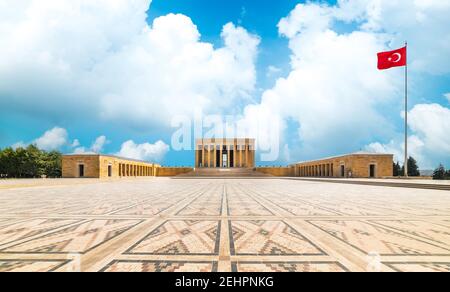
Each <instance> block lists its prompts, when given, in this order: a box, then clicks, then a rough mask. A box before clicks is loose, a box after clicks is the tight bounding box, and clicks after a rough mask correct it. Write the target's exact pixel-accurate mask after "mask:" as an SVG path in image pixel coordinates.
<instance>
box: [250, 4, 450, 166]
mask: <svg viewBox="0 0 450 292" xmlns="http://www.w3.org/2000/svg"><path fill="white" fill-rule="evenodd" d="M405 7H406V8H405ZM448 9H449V7H448V5H443V4H442V3H441V2H427V3H425V2H424V1H406V0H404V1H403V0H400V1H385V0H373V1H371V0H370V1H362V0H361V1H359V0H356V1H347V0H340V1H338V3H337V5H333V6H331V5H328V4H317V3H312V2H307V3H306V4H298V5H297V6H296V7H295V9H294V10H293V11H291V12H290V14H289V15H288V16H287V17H285V18H283V19H281V20H280V22H279V24H278V28H279V33H280V34H281V36H284V37H286V38H287V39H288V40H289V47H290V49H291V72H290V73H289V75H288V77H286V78H280V79H278V81H277V83H276V85H275V86H274V87H273V88H272V89H269V90H266V91H265V92H264V93H263V95H262V99H261V102H260V103H259V104H252V105H249V106H248V107H247V108H246V110H244V113H245V112H247V113H248V112H250V110H251V112H265V111H267V110H269V112H270V114H272V115H275V116H278V120H280V121H281V123H280V124H281V125H282V127H281V128H280V130H283V129H284V130H285V131H286V130H287V131H291V132H292V131H295V129H296V128H297V131H298V137H299V143H298V144H297V145H289V146H290V152H291V155H292V153H301V155H302V159H310V158H317V157H320V156H323V155H332V154H339V153H346V152H349V151H352V150H355V151H356V150H359V149H360V148H361V145H365V141H368V140H372V139H374V137H383V139H386V140H388V141H389V140H395V142H394V141H393V142H391V143H388V144H382V143H378V144H377V143H375V144H372V145H369V146H370V147H369V146H367V147H368V148H375V149H377V148H378V150H379V148H383V151H389V152H392V153H394V154H397V156H401V155H400V153H401V151H400V150H399V147H401V146H400V145H401V144H402V143H401V139H399V141H397V138H396V137H398V136H400V137H401V133H398V130H397V129H396V128H395V125H396V123H397V117H398V111H399V110H400V108H401V104H400V100H399V99H398V96H399V95H401V90H402V80H403V79H402V71H401V70H389V71H383V72H380V71H378V70H376V53H377V52H380V51H384V50H388V49H391V48H395V47H397V46H400V45H402V41H403V40H405V39H408V40H410V41H411V43H413V44H414V45H412V46H411V50H410V52H411V56H412V57H411V58H410V62H411V63H412V68H413V69H414V70H415V72H421V71H422V72H427V73H433V74H443V73H445V72H447V71H446V70H448V68H450V61H449V60H448V56H450V47H449V46H448V44H449V43H450V42H445V41H442V40H444V39H447V38H450V33H449V31H448V30H446V29H445V27H448V26H449V25H450V23H449V21H450V20H449V18H448V17H447V16H446V15H448V13H449V10H448ZM410 15H413V17H410ZM405 18H409V19H408V20H406V21H405V22H403V20H404V19H405ZM339 23H348V24H352V26H353V27H355V28H354V29H353V30H352V31H350V32H348V31H347V32H345V33H343V32H340V31H338V30H337V29H335V27H336V25H337V24H339ZM435 26H438V27H439V28H438V29H437V30H436V29H435ZM445 52H447V53H445ZM443 56H446V57H443ZM418 108H419V109H420V107H418ZM429 110H431V109H430V108H426V109H425V110H424V111H425V112H427V111H429ZM416 111H417V108H416ZM416 111H413V112H412V113H411V114H412V115H413V116H414V114H415V112H416ZM429 114H430V115H431V113H429ZM435 114H436V113H434V114H433V115H435ZM247 115H248V114H247ZM412 118H413V117H412ZM287 124H290V126H289V127H287V126H286V125H287ZM414 125H415V124H414V122H412V124H411V126H412V127H413V130H414V132H415V133H416V135H413V136H412V137H411V138H410V139H411V145H410V146H411V151H412V152H413V153H414V152H415V153H416V156H421V155H425V153H426V152H425V151H423V149H424V148H429V149H431V148H433V147H435V145H436V144H437V143H431V141H432V139H431V138H430V137H428V138H426V136H427V135H426V134H425V131H426V128H425V127H424V128H423V129H421V130H423V131H419V129H417V128H414ZM428 126H431V125H430V124H429V125H428ZM286 135H287V134H286V133H284V136H286ZM429 135H430V134H428V136H429ZM282 139H283V135H281V140H282ZM441 142H443V143H445V142H444V141H441ZM280 143H283V142H280ZM281 145H282V144H281ZM427 145H429V146H427ZM436 147H438V148H435V149H436V150H435V151H440V153H441V154H443V153H445V152H443V151H444V149H443V147H442V143H441V145H440V146H436ZM282 151H283V150H282ZM421 157H423V160H425V158H424V157H426V156H421Z"/></svg>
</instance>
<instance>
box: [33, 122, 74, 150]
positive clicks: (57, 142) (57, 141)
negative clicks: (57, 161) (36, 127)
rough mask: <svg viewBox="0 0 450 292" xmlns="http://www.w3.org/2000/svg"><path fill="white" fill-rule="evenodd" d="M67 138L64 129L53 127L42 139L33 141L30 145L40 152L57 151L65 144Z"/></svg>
mask: <svg viewBox="0 0 450 292" xmlns="http://www.w3.org/2000/svg"><path fill="white" fill-rule="evenodd" d="M67 137H68V134H67V131H66V129H63V128H59V127H55V128H53V129H51V130H48V131H47V132H45V133H44V135H43V136H42V137H40V138H37V139H36V140H34V141H33V142H32V144H35V145H36V146H37V147H38V148H39V149H42V150H57V149H59V148H60V147H62V146H64V145H66V144H67Z"/></svg>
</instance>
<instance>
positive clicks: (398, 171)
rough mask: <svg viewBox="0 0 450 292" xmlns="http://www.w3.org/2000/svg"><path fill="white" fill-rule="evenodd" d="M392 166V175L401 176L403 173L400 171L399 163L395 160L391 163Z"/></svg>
mask: <svg viewBox="0 0 450 292" xmlns="http://www.w3.org/2000/svg"><path fill="white" fill-rule="evenodd" d="M393 168H394V176H402V175H403V174H402V173H401V171H402V168H401V166H400V163H399V162H398V161H397V163H394V164H393Z"/></svg>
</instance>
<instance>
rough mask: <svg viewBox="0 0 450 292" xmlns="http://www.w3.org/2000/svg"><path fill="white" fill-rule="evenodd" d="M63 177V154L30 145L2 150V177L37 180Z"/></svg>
mask: <svg viewBox="0 0 450 292" xmlns="http://www.w3.org/2000/svg"><path fill="white" fill-rule="evenodd" d="M42 175H46V176H48V177H61V153H59V152H57V151H52V152H45V151H42V150H40V149H39V148H37V147H36V146H35V145H30V146H28V147H27V148H22V147H19V148H17V149H12V148H11V147H9V148H6V149H3V150H0V177H8V178H36V177H41V176H42Z"/></svg>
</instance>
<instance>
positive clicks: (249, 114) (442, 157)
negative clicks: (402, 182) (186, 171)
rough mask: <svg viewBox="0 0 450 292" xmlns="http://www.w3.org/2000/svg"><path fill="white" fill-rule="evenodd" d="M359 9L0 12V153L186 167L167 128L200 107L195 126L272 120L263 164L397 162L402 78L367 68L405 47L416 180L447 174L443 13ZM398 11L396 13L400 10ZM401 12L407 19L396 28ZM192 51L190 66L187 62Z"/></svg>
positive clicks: (435, 9)
mask: <svg viewBox="0 0 450 292" xmlns="http://www.w3.org/2000/svg"><path fill="white" fill-rule="evenodd" d="M0 2H1V1H0ZM31 2H33V1H31ZM63 2H64V1H63ZM74 2H76V1H74ZM150 2H151V4H150V8H149V9H147V8H146V7H148V4H149V3H150ZM368 2H369V1H360V0H354V1H352V0H350V1H340V2H339V3H337V2H336V1H311V2H308V3H307V4H304V1H294V0H285V1H270V0H259V1H248V0H247V1H244V0H233V1H207V0H189V1H187V0H170V1H169V0H153V1H149V0H138V1H136V3H134V4H128V3H129V2H127V1H118V4H117V5H118V6H117V7H107V8H108V9H106V10H105V9H103V8H105V5H106V6H108V5H109V4H107V2H104V1H102V0H96V1H92V3H91V4H89V7H83V6H82V5H80V6H73V7H71V5H73V4H70V1H69V2H68V3H69V4H67V5H66V6H64V5H60V6H59V5H54V6H51V4H48V3H46V2H45V1H44V2H41V3H42V4H40V5H38V6H39V7H40V9H36V7H31V6H30V7H26V4H17V5H16V6H14V5H11V6H9V7H8V9H10V10H9V11H6V12H5V13H6V14H7V16H6V14H5V15H4V17H2V18H0V33H1V32H2V31H3V30H4V31H8V34H6V36H4V37H3V38H4V39H3V40H2V37H0V42H2V43H10V44H11V45H10V47H9V48H11V50H8V48H5V49H3V50H0V75H3V76H6V78H3V80H1V81H0V123H1V125H2V126H1V127H0V147H7V146H11V145H16V146H18V145H26V144H28V143H33V142H34V143H37V142H39V143H41V145H43V146H44V147H47V148H49V149H51V148H56V149H59V150H61V151H63V152H66V153H70V152H74V151H87V152H88V151H92V150H93V149H94V148H96V147H94V145H97V146H98V147H97V148H96V149H98V150H99V151H101V152H104V153H111V154H121V155H127V156H133V158H142V159H146V160H159V161H160V162H161V163H163V164H165V165H192V164H193V153H192V152H191V151H181V152H177V151H174V150H173V147H172V146H173V145H171V135H172V133H173V131H174V130H173V129H171V127H170V126H169V125H170V120H171V119H172V118H173V116H176V115H180V114H182V115H187V116H192V111H193V108H194V107H196V106H197V102H199V101H202V102H203V101H204V100H206V103H205V106H203V105H202V107H203V112H204V114H221V115H227V114H232V115H234V116H236V117H237V119H240V118H241V117H242V118H244V119H253V118H254V119H262V120H264V119H265V115H271V117H273V118H274V119H275V120H277V121H279V122H280V128H279V129H280V135H279V136H280V139H279V143H278V147H279V155H278V157H277V159H275V160H274V161H261V162H260V164H264V165H266V164H270V165H284V164H287V163H290V162H294V161H301V160H309V159H315V158H319V157H322V156H331V155H337V154H341V153H347V152H353V151H359V150H367V151H376V152H389V153H394V154H396V157H398V158H399V159H400V158H401V154H402V135H403V118H402V115H401V113H402V111H403V108H402V107H403V102H402V100H403V96H402V82H403V79H402V77H403V71H402V69H401V68H397V69H392V70H389V71H385V72H376V67H375V66H372V64H374V63H373V62H374V61H375V56H376V53H377V52H378V51H379V50H384V49H392V48H397V47H399V46H401V45H402V42H403V40H405V39H408V40H409V41H410V48H411V49H410V63H411V64H412V65H411V67H410V108H409V110H410V111H411V117H412V118H411V119H412V122H411V126H410V129H409V130H410V139H411V145H412V147H411V148H412V150H411V151H412V154H413V155H414V156H415V157H417V159H418V160H419V162H420V163H421V167H422V168H431V167H435V166H437V164H438V163H439V162H442V163H445V164H446V165H447V166H449V167H450V155H448V153H450V152H449V149H450V145H449V144H450V141H449V139H448V137H447V136H448V135H446V134H445V133H446V131H447V129H448V128H449V127H450V116H449V112H450V110H449V103H450V95H449V97H446V94H447V93H450V86H449V84H450V67H449V66H450V60H449V55H450V48H449V47H448V45H446V44H445V42H444V41H436V40H444V39H446V38H447V39H450V34H449V33H448V32H446V31H445V29H443V28H445V27H448V24H449V21H448V19H447V17H446V16H445V15H447V14H446V13H448V12H450V5H446V4H442V3H440V4H439V3H434V4H433V3H431V4H429V5H428V6H427V5H425V6H417V4H412V3H410V2H411V1H404V3H397V4H392V3H390V2H389V1H381V2H380V3H379V4H378V5H380V7H378V8H379V11H382V12H383V13H382V15H381V16H380V15H375V16H374V15H373V14H371V10H370V7H367V3H368ZM400 2H402V1H400ZM72 3H73V2H72ZM299 3H302V4H304V5H298V4H299ZM392 5H394V6H392ZM395 5H399V7H402V5H403V7H405V6H407V8H406V9H404V10H405V11H403V12H402V11H400V12H399V11H398V9H397V8H396V7H395ZM8 9H7V10H8ZM74 11H76V12H77V13H78V15H82V17H74V15H77V13H74ZM26 12H27V13H28V14H27V13H26ZM372 12H373V11H372ZM172 13H173V14H177V16H174V17H167V15H169V14H172ZM396 13H397V14H396ZM403 13H404V14H403ZM180 14H182V15H184V16H185V17H181V16H179V15H180ZM406 14H408V15H415V19H413V20H408V21H411V22H410V23H407V22H406V21H404V17H405V15H406ZM30 15H31V16H30ZM0 16H2V14H1V13H0ZM309 16H311V17H309ZM84 17H85V18H84ZM282 19H283V20H284V22H283V23H282V24H280V26H279V25H278V24H279V23H280V21H281V20H282ZM155 20H156V22H159V23H161V24H160V25H159V26H157V25H154V21H155ZM158 20H161V21H158ZM230 22H231V23H232V24H233V25H232V26H228V27H227V28H226V27H225V25H226V24H227V23H230ZM48 25H50V26H48ZM145 26H146V27H147V28H148V29H150V30H151V31H152V32H151V33H150V34H149V35H150V36H149V38H150V39H151V43H148V42H147V41H146V37H148V36H147V35H146V34H145V33H143V31H144V30H143V27H145ZM195 27H196V28H195ZM11 28H12V29H11ZM240 28H242V29H243V30H240ZM27 30H29V31H27ZM196 30H198V32H197V33H199V34H200V35H201V37H200V38H199V39H196V37H195V35H196ZM166 37H170V41H169V42H173V47H171V46H169V47H167V46H166V43H164V42H167V40H169V39H166ZM347 39H348V41H346V40H347ZM161 40H165V41H161ZM236 40H237V41H238V42H237V43H238V44H239V45H233V44H236V43H233V42H234V41H236ZM193 44H195V49H192V50H191V49H189V48H191V47H190V46H191V45H193ZM203 44H211V45H212V48H209V49H206V48H204V47H203ZM171 45H172V44H171ZM159 46H160V47H159ZM177 46H179V47H180V50H179V52H177V50H176V48H177ZM17 48H18V49H17ZM173 48H175V49H173ZM182 48H187V49H186V51H183V50H182ZM172 49H173V52H172ZM222 49H224V50H222ZM339 50H343V51H342V58H341V57H340V54H341V52H340V51H339ZM330 51H331V52H332V53H330ZM349 51H351V53H348V52H349ZM181 52H185V53H184V55H181ZM192 52H195V53H192ZM311 52H312V53H313V55H311V54H312V53H311ZM314 52H316V54H317V55H318V56H314ZM321 52H322V54H324V55H321ZM191 53H192V54H193V55H192V56H195V57H192V58H193V59H194V61H192V60H187V61H184V60H185V59H184V58H185V57H186V54H191ZM202 54H204V56H203V55H202ZM232 55H234V59H227V58H228V56H232ZM349 55H350V57H349ZM351 55H354V56H355V57H354V58H352V57H351ZM207 56H208V57H207ZM365 56H369V58H370V60H369V61H367V64H366V63H364V62H366V61H365V60H364V57H365ZM197 57H198V60H199V61H198V62H199V63H198V64H197V63H195V62H197V61H195V60H197ZM208 58H210V59H208ZM221 58H223V59H221ZM346 58H349V62H347V63H345V61H344V60H346ZM359 58H361V59H359ZM372 58H373V59H372ZM158 59H161V62H159V63H158ZM180 59H181V60H183V64H185V63H186V64H187V65H186V68H184V67H180V68H176V70H175V71H171V70H173V68H172V67H170V66H169V65H167V64H171V62H178V61H179V60H180ZM205 59H208V60H215V61H214V62H213V64H216V65H215V66H217V64H223V66H224V69H223V72H222V71H221V73H220V74H219V73H217V74H216V73H214V74H212V75H213V76H211V77H210V76H208V74H207V75H201V74H204V73H203V72H208V70H210V71H211V70H212V69H211V68H215V67H214V66H213V65H211V64H210V63H209V61H208V62H207V61H205ZM230 60H234V61H230ZM322 60H327V61H326V62H325V61H324V63H322V62H321V61H322ZM352 62H354V63H352ZM166 65H167V68H166ZM211 66H212V67H211ZM219 66H220V65H219ZM2 67H3V69H2ZM346 67H348V68H346ZM204 68H205V69H204ZM352 68H354V70H352ZM194 69H195V70H194ZM197 69H198V72H197V71H196V70H197ZM147 70H148V71H147ZM192 70H194V71H196V73H192V72H193V71H192ZM372 70H373V71H372ZM191 71H192V72H191ZM197 73H198V75H199V76H200V77H197V75H196V74H197ZM241 73H242V78H241V77H240V74H241ZM166 74H167V76H169V77H167V78H169V79H170V76H176V77H174V79H176V80H177V83H176V85H175V86H174V87H176V88H172V86H170V81H169V85H168V86H169V87H164V86H166V85H161V84H164V82H166V81H167V78H166V77H165V76H166ZM191 75H194V77H192V76H191ZM160 76H161V77H160ZM201 76H203V79H202V78H201ZM205 76H206V77H207V78H206V79H205ZM178 80H182V81H180V82H181V83H182V86H180V87H179V88H178ZM203 80H205V81H204V82H203ZM174 84H175V83H174ZM313 85H314V86H315V87H314V86H313ZM160 87H161V88H160ZM172 90H173V91H172ZM183 92H186V97H185V98H183V97H182V96H180V94H181V95H182V94H183ZM166 100H167V102H165V101H166ZM155 101H157V102H156V104H155ZM228 101H230V102H229V103H228ZM231 101H232V102H231ZM184 103H185V104H184ZM130 104H131V105H130ZM211 104H220V106H217V107H211V106H210V105H211ZM153 105H154V106H153ZM274 105H276V106H274ZM172 106H174V107H175V108H176V109H174V110H172V109H168V107H172ZM275 108H276V109H275ZM122 111H123V112H122ZM315 115H316V116H315ZM55 128H56V129H60V130H61V129H62V130H61V131H58V130H55V131H52V130H54V129H55ZM260 131H261V130H260ZM262 132H267V131H265V130H262ZM45 133H46V134H45ZM260 134H261V133H260ZM258 135H259V134H258ZM261 135H262V134H261ZM263 136H264V135H262V137H261V139H260V140H264V138H265V137H263ZM100 137H104V138H103V139H98V138H100ZM266 138H267V137H266ZM55 141H56V142H55ZM130 141H131V142H132V143H128V144H127V145H124V144H125V143H126V142H130ZM158 141H161V142H163V143H164V144H165V145H166V146H167V147H163V146H162V145H163V144H162V143H159V144H157V142H158ZM96 142H98V143H96ZM258 160H261V159H260V158H258Z"/></svg>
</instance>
